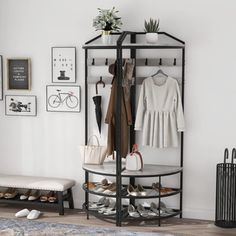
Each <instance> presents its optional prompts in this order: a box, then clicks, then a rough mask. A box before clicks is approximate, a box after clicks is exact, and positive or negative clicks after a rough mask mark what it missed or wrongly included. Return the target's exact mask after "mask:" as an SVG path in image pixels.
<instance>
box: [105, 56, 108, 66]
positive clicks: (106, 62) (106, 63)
mask: <svg viewBox="0 0 236 236" xmlns="http://www.w3.org/2000/svg"><path fill="white" fill-rule="evenodd" d="M105 65H106V66H107V65H108V58H106V61H105Z"/></svg>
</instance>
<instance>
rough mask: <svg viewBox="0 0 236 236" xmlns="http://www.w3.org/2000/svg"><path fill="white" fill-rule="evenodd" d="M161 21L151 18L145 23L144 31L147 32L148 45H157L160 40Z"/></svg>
mask: <svg viewBox="0 0 236 236" xmlns="http://www.w3.org/2000/svg"><path fill="white" fill-rule="evenodd" d="M159 24H160V21H159V19H158V20H154V19H152V18H150V20H149V21H148V22H147V21H146V20H145V21H144V31H145V32H146V41H147V43H156V42H157V40H158V31H159V29H160V28H159Z"/></svg>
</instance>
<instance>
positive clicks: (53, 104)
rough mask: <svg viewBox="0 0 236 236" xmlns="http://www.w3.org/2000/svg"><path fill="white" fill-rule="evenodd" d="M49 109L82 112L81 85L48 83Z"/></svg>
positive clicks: (47, 97)
mask: <svg viewBox="0 0 236 236" xmlns="http://www.w3.org/2000/svg"><path fill="white" fill-rule="evenodd" d="M46 99H47V111H59V112H80V86H77V85H73V86H66V85H65V86H63V85H58V86H54V85H47V86H46Z"/></svg>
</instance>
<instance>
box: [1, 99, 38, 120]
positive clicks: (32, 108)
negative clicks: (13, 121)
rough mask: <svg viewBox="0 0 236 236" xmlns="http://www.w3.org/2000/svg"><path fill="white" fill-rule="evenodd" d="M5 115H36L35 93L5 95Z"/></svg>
mask: <svg viewBox="0 0 236 236" xmlns="http://www.w3.org/2000/svg"><path fill="white" fill-rule="evenodd" d="M5 115H6V116H37V97H36V96H35V95H5Z"/></svg>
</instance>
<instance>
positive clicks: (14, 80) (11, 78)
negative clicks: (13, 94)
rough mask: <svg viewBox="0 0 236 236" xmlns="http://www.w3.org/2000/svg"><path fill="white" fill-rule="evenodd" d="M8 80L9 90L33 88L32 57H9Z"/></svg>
mask: <svg viewBox="0 0 236 236" xmlns="http://www.w3.org/2000/svg"><path fill="white" fill-rule="evenodd" d="M7 82H8V83H7V88H8V90H30V89H31V63H30V58H8V59H7Z"/></svg>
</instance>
